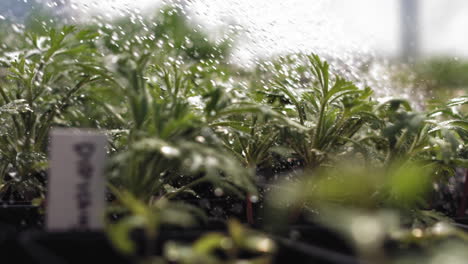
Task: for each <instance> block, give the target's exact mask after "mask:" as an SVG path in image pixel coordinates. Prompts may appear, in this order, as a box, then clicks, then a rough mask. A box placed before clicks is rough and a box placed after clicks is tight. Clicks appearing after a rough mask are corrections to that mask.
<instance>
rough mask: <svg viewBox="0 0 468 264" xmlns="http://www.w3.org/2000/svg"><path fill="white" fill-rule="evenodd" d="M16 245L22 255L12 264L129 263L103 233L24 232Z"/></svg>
mask: <svg viewBox="0 0 468 264" xmlns="http://www.w3.org/2000/svg"><path fill="white" fill-rule="evenodd" d="M17 243H18V248H19V250H18V249H17V250H16V252H18V251H20V252H21V255H19V256H12V257H14V258H12V259H14V260H15V263H32V264H35V263H38V264H39V263H47V264H49V263H50V264H65V263H67V264H75V263H76V264H78V263H79V264H82V263H95V262H96V261H99V260H102V259H104V260H105V262H106V263H113V264H121V263H122V264H126V263H132V261H131V260H130V259H129V258H127V257H125V256H123V255H121V254H120V253H119V252H118V251H117V250H115V249H114V247H113V246H112V244H111V242H110V241H109V240H108V238H107V236H106V234H105V233H104V232H91V231H87V232H74V231H72V232H37V231H36V232H23V233H22V234H21V236H20V237H19V238H18V241H17Z"/></svg>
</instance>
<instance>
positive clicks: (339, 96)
mask: <svg viewBox="0 0 468 264" xmlns="http://www.w3.org/2000/svg"><path fill="white" fill-rule="evenodd" d="M307 58H308V61H309V63H310V68H309V71H310V72H309V73H310V75H311V76H312V77H313V78H314V79H313V80H312V81H310V82H308V83H307V84H306V87H305V88H304V89H303V90H302V91H299V90H298V88H297V87H294V85H291V84H292V83H294V82H293V81H287V80H281V79H280V80H276V81H275V84H274V86H275V87H276V89H277V90H278V91H279V93H280V94H281V95H282V96H283V97H284V98H285V99H286V100H287V104H286V105H285V107H284V108H283V109H282V110H283V112H285V113H286V115H290V116H291V117H292V118H294V120H295V122H298V123H299V124H300V125H302V126H305V127H306V128H307V129H306V130H305V131H300V130H294V129H291V128H285V129H284V130H283V134H282V137H283V140H284V142H285V143H284V144H285V145H286V146H289V147H291V148H292V149H293V150H294V152H295V153H296V154H297V155H298V156H299V157H300V158H301V159H302V160H303V162H304V165H305V167H306V168H315V167H317V166H319V165H320V164H322V163H324V162H326V161H327V160H329V158H330V156H331V155H332V154H336V153H337V152H338V151H339V150H340V149H342V147H343V146H344V145H346V144H349V143H354V142H355V138H356V135H357V134H358V132H359V131H360V130H362V129H363V128H365V127H366V125H371V126H380V124H381V120H380V119H379V118H378V117H377V116H375V115H374V114H373V113H372V110H373V106H374V103H373V102H372V101H371V99H370V96H371V95H372V90H371V89H370V88H366V89H359V88H358V87H356V86H355V85H354V84H353V83H352V82H349V81H346V80H345V79H343V78H342V77H340V76H334V77H333V78H332V77H331V76H330V70H329V65H328V63H327V62H325V61H322V60H321V59H320V58H319V57H318V56H317V55H310V56H308V57H307ZM288 105H291V106H292V107H293V109H294V111H291V107H288Z"/></svg>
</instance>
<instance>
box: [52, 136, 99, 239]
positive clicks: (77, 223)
mask: <svg viewBox="0 0 468 264" xmlns="http://www.w3.org/2000/svg"><path fill="white" fill-rule="evenodd" d="M106 143H107V137H106V136H105V135H104V134H102V133H98V132H96V131H88V130H79V129H54V130H53V131H52V132H51V147H50V170H49V183H48V195H47V216H46V224H47V229H48V230H52V231H66V230H97V229H102V228H103V224H104V223H103V219H104V207H105V180H104V176H103V169H104V163H105V159H106V150H105V147H106Z"/></svg>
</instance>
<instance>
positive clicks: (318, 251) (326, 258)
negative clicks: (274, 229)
mask: <svg viewBox="0 0 468 264" xmlns="http://www.w3.org/2000/svg"><path fill="white" fill-rule="evenodd" d="M273 238H274V239H275V240H276V241H277V243H278V245H279V249H278V253H277V256H276V257H275V261H274V263H278V264H279V263H318V264H333V263H360V262H359V261H358V259H357V258H356V257H355V253H354V251H353V249H352V248H351V247H350V246H349V245H348V244H347V243H346V241H345V240H344V239H343V238H342V237H341V236H339V235H338V234H337V233H335V232H333V231H331V230H329V229H327V228H324V227H322V226H319V225H316V224H310V225H292V226H290V227H289V228H287V229H285V230H282V231H281V232H280V233H279V234H276V235H274V236H273Z"/></svg>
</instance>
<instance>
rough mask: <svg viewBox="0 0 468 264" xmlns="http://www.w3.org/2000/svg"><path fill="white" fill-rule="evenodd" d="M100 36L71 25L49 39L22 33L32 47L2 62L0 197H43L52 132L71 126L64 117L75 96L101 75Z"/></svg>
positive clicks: (0, 84)
mask: <svg viewBox="0 0 468 264" xmlns="http://www.w3.org/2000/svg"><path fill="white" fill-rule="evenodd" d="M96 36H97V35H96V34H95V33H94V32H91V31H86V30H83V31H78V30H77V29H76V28H75V27H72V26H66V27H63V28H62V29H60V30H55V29H50V30H49V31H48V33H47V35H38V34H36V33H34V32H30V33H28V34H25V35H24V37H25V38H26V39H27V42H28V43H29V49H27V50H26V51H19V52H18V56H17V58H15V59H11V60H7V61H4V62H3V63H4V65H5V66H7V67H6V68H5V70H6V72H7V75H6V76H5V77H4V78H2V79H1V81H0V101H1V104H2V106H1V107H0V115H1V118H2V120H3V121H4V126H3V127H2V131H1V135H0V142H1V144H0V145H1V146H0V153H1V163H0V179H2V181H3V184H2V185H1V186H0V196H4V195H13V196H12V197H10V198H13V197H15V199H21V200H23V199H26V200H28V199H31V198H34V197H35V196H37V195H40V194H42V188H43V186H44V180H45V179H44V175H41V172H42V174H43V171H44V169H45V168H47V166H46V163H47V160H46V147H47V142H48V132H49V129H50V128H51V127H52V126H54V125H57V124H60V125H61V126H67V120H66V119H63V118H64V114H65V113H66V112H68V111H70V108H71V107H72V106H73V105H75V104H76V97H77V96H79V95H80V94H82V93H83V90H84V89H85V87H86V86H89V84H91V83H93V82H95V81H97V80H99V79H101V77H102V76H100V75H99V74H96V71H97V70H96V69H98V68H99V66H98V64H97V63H96V58H97V57H98V56H97V55H96V50H95V49H94V48H93V45H92V41H93V39H94V38H95V37H96ZM73 111H80V110H79V108H75V109H74V110H73ZM4 198H6V197H4Z"/></svg>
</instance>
